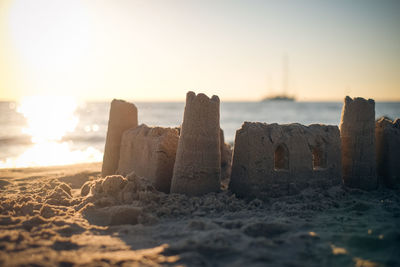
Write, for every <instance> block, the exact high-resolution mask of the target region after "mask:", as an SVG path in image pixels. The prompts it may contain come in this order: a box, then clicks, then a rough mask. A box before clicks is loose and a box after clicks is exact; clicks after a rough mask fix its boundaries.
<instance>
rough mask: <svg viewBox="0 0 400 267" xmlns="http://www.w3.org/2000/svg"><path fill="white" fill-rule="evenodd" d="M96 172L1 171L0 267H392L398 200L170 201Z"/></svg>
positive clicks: (336, 193)
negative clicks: (32, 266)
mask: <svg viewBox="0 0 400 267" xmlns="http://www.w3.org/2000/svg"><path fill="white" fill-rule="evenodd" d="M100 170H101V163H93V164H79V165H71V166H59V167H42V168H24V169H1V170H0V214H1V215H0V265H2V266H22V265H24V266H25V265H35V266H55V265H62V266H74V265H77V266H80V265H81V266H83V265H85V266H88V265H89V266H90V265H93V266H108V265H117V266H131V265H133V266H138V265H139V266H142V265H144V266H154V265H155V266H157V265H184V266H246V265H247V266H265V265H268V266H399V265H400V253H399V251H400V191H399V190H389V189H384V188H380V189H379V190H376V191H372V192H366V191H361V190H354V189H348V188H344V187H342V186H337V187H332V188H329V189H325V190H324V189H306V190H304V191H302V192H301V193H300V194H297V195H294V196H287V197H281V198H270V199H268V200H266V201H260V200H257V199H256V200H252V201H246V200H243V199H238V198H236V197H235V195H233V194H231V193H230V192H228V191H223V192H221V193H213V194H208V195H206V196H203V197H187V196H184V195H179V194H169V195H168V194H164V193H161V192H157V191H156V190H155V189H154V188H153V187H152V186H151V185H150V184H148V183H147V182H146V181H145V180H143V179H141V178H140V177H136V176H130V177H127V178H122V177H114V178H112V179H107V180H104V179H101V178H100ZM85 183H86V184H85ZM81 188H82V189H81Z"/></svg>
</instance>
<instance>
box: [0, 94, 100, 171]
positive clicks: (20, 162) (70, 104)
mask: <svg viewBox="0 0 400 267" xmlns="http://www.w3.org/2000/svg"><path fill="white" fill-rule="evenodd" d="M77 107H78V103H77V101H76V100H75V99H73V98H71V97H61V96H33V97H27V98H24V99H23V100H22V101H21V102H20V104H19V105H18V109H17V111H18V112H19V113H21V114H22V115H23V116H24V117H25V119H26V124H27V127H25V128H23V129H22V132H23V133H25V134H28V135H30V136H31V140H32V144H33V145H32V146H31V147H30V148H29V149H27V150H26V151H24V152H23V153H22V154H21V155H19V156H18V157H17V158H8V159H6V161H4V162H1V161H0V167H2V168H11V167H32V166H51V165H65V164H74V163H83V162H96V161H101V160H102V153H101V152H100V151H98V150H97V149H95V148H93V147H90V146H89V147H87V148H86V149H85V150H72V149H71V148H70V145H71V142H67V141H63V137H64V136H65V135H66V134H67V133H69V132H74V131H75V129H76V127H77V125H78V123H79V117H78V116H77V115H76V114H75V111H76V108H77ZM97 127H98V126H97V125H94V126H93V127H92V128H94V129H93V130H95V129H97Z"/></svg>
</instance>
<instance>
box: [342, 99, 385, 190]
mask: <svg viewBox="0 0 400 267" xmlns="http://www.w3.org/2000/svg"><path fill="white" fill-rule="evenodd" d="M340 138H341V141H342V173H343V182H344V184H345V185H346V186H349V187H355V188H360V189H364V190H371V189H375V188H376V187H377V176H376V156H375V101H374V100H372V99H368V100H366V99H364V98H354V99H351V98H350V97H348V96H346V98H345V100H344V105H343V110H342V119H341V122H340Z"/></svg>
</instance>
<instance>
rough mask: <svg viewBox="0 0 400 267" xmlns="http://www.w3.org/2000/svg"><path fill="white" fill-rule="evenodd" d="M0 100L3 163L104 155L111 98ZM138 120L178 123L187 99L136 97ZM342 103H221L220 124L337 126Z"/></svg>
mask: <svg viewBox="0 0 400 267" xmlns="http://www.w3.org/2000/svg"><path fill="white" fill-rule="evenodd" d="M48 103H49V101H48V99H44V101H38V100H37V99H36V100H33V101H31V102H29V101H27V102H23V103H16V102H0V168H11V167H31V166H49V165H64V164H73V163H84V162H96V161H101V160H102V155H103V150H104V142H105V137H106V133H107V123H108V113H109V107H110V103H109V102H76V101H73V100H67V101H65V99H56V100H54V101H51V103H52V105H49V104H48ZM135 105H136V106H137V108H138V113H139V114H138V117H139V124H141V123H144V124H147V125H151V126H165V127H174V126H178V125H180V124H181V122H182V118H183V111H184V105H185V104H184V102H135ZM342 105H343V104H342V102H222V103H221V128H222V129H223V130H224V132H225V140H226V141H227V142H229V143H233V142H234V138H235V132H236V130H237V129H239V128H240V127H241V125H242V123H243V122H244V121H252V122H256V121H257V122H266V123H282V124H283V123H294V122H296V123H301V124H305V125H308V124H313V123H322V124H332V125H339V122H340V116H341V109H342ZM375 112H376V118H378V117H381V116H387V117H389V118H392V119H393V118H398V117H400V102H377V103H376V108H375Z"/></svg>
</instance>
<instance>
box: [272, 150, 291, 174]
mask: <svg viewBox="0 0 400 267" xmlns="http://www.w3.org/2000/svg"><path fill="white" fill-rule="evenodd" d="M274 167H275V170H289V151H288V149H287V147H286V146H285V145H284V144H280V145H279V146H277V147H276V149H275V154H274Z"/></svg>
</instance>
